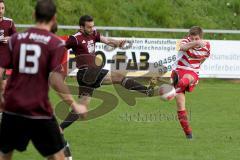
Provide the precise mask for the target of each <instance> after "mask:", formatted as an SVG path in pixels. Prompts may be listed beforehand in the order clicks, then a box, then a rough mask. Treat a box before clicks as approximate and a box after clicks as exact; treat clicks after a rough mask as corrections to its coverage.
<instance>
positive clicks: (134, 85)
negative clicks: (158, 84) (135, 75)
mask: <svg viewBox="0 0 240 160" xmlns="http://www.w3.org/2000/svg"><path fill="white" fill-rule="evenodd" d="M121 85H122V86H123V87H124V88H126V89H128V90H134V91H138V92H141V93H144V94H146V93H147V89H148V88H147V87H146V86H144V85H142V84H141V83H139V82H137V81H135V80H133V79H131V78H124V79H123V80H122V82H121Z"/></svg>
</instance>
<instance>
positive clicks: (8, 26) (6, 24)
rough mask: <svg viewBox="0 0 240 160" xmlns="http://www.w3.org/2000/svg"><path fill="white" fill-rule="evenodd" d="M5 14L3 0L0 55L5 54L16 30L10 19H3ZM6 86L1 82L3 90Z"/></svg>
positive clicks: (0, 1) (0, 4)
mask: <svg viewBox="0 0 240 160" xmlns="http://www.w3.org/2000/svg"><path fill="white" fill-rule="evenodd" d="M4 14H5V4H4V1H3V0H0V54H1V53H4V52H6V50H7V42H8V39H9V37H10V36H11V35H13V34H14V33H16V28H15V25H14V22H13V20H12V19H10V18H6V17H4ZM5 74H6V72H5V70H3V69H0V78H4V79H5V77H4V76H5ZM5 86H6V80H4V81H3V85H2V86H1V87H2V88H3V90H4V88H5Z"/></svg>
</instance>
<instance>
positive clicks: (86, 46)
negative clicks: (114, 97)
mask: <svg viewBox="0 0 240 160" xmlns="http://www.w3.org/2000/svg"><path fill="white" fill-rule="evenodd" d="M79 26H80V31H79V32H77V33H76V34H74V35H71V36H69V39H68V40H67V41H66V48H67V49H70V48H71V49H72V50H73V52H74V53H75V55H76V58H75V59H76V63H77V68H78V72H77V81H78V84H79V96H80V103H81V104H84V105H88V104H89V101H90V97H91V96H92V94H93V91H94V89H96V88H98V87H100V86H101V83H102V81H103V80H104V77H105V76H106V75H107V73H108V70H105V69H102V67H101V66H97V64H96V63H95V60H96V55H95V44H96V42H101V43H105V44H107V45H110V46H112V47H122V46H124V44H125V40H115V39H112V38H107V37H104V36H102V35H101V34H100V33H99V32H97V31H96V29H95V28H94V20H93V17H92V16H89V15H84V16H81V17H80V20H79ZM111 81H112V83H115V84H116V83H119V84H121V85H122V86H123V87H125V88H127V89H129V90H136V91H139V92H142V93H144V94H146V95H150V94H151V93H152V92H153V90H152V89H149V88H148V87H146V86H143V85H141V84H140V83H138V82H137V81H135V80H133V79H130V78H125V77H124V76H123V75H121V74H117V73H111ZM77 119H78V117H77V116H75V115H74V113H73V112H71V113H69V115H68V116H67V118H66V119H65V120H64V121H63V123H61V124H60V126H61V128H62V130H64V129H65V128H67V127H68V126H70V125H71V124H72V123H73V122H74V121H76V120H77ZM69 154H70V153H69Z"/></svg>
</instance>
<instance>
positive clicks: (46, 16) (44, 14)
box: [35, 0, 57, 22]
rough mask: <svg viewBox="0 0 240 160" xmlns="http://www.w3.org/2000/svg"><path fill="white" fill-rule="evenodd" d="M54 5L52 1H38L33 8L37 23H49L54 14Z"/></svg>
mask: <svg viewBox="0 0 240 160" xmlns="http://www.w3.org/2000/svg"><path fill="white" fill-rule="evenodd" d="M56 11H57V9H56V5H55V3H54V1H53V0H38V1H37V4H36V7H35V15H36V21H37V22H49V21H50V20H51V19H52V18H53V16H54V15H55V14H56Z"/></svg>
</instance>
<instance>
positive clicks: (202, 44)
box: [196, 40, 206, 48]
mask: <svg viewBox="0 0 240 160" xmlns="http://www.w3.org/2000/svg"><path fill="white" fill-rule="evenodd" d="M196 44H197V47H199V48H203V47H204V46H206V42H205V41H203V40H198V41H196Z"/></svg>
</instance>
